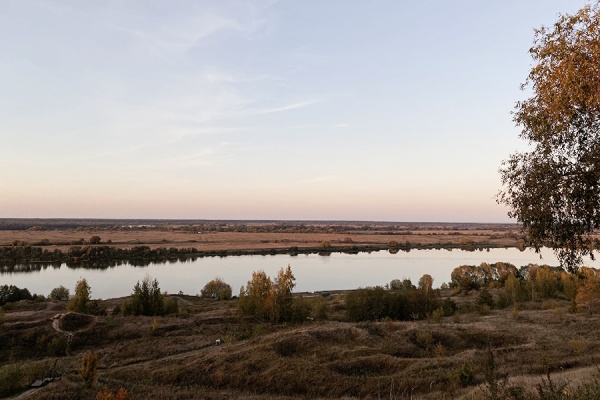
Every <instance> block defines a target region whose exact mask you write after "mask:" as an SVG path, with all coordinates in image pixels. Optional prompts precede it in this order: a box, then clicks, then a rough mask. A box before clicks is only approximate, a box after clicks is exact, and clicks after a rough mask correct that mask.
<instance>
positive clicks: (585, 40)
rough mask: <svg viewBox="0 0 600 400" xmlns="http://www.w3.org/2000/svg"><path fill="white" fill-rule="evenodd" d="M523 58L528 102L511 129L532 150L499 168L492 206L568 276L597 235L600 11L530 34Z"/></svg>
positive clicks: (598, 6) (596, 7) (598, 7)
mask: <svg viewBox="0 0 600 400" xmlns="http://www.w3.org/2000/svg"><path fill="white" fill-rule="evenodd" d="M529 53H530V55H531V57H532V59H533V66H532V68H531V71H530V73H529V76H528V78H527V81H526V83H525V84H524V85H523V88H526V89H528V90H531V92H532V96H531V97H530V98H528V99H526V100H524V101H521V102H518V103H517V104H516V107H515V112H514V121H515V123H516V124H517V125H518V126H520V127H521V128H522V131H521V134H520V136H521V138H522V139H524V140H527V141H528V142H529V144H530V147H531V150H530V151H527V152H518V153H515V154H513V155H511V156H510V158H509V159H508V160H506V161H504V162H503V164H502V167H501V168H500V174H501V178H502V184H503V186H504V189H503V190H501V191H500V192H499V193H498V197H497V200H498V202H499V203H501V204H505V205H507V206H508V207H509V210H510V211H509V213H508V215H509V216H510V217H512V218H516V219H517V220H518V221H519V222H521V223H522V224H523V230H524V231H525V232H526V233H527V240H528V241H529V244H530V245H531V246H533V247H534V248H535V249H536V251H539V250H540V248H541V247H542V246H550V247H552V248H553V249H554V250H555V252H556V255H557V257H558V258H559V260H560V261H561V264H562V265H564V266H566V267H567V268H568V269H569V270H571V271H573V270H575V269H577V267H578V266H579V265H581V263H582V256H585V255H592V256H593V254H592V245H593V240H592V239H591V238H590V236H589V234H590V233H591V232H593V231H594V230H597V229H598V228H600V74H599V73H598V65H600V3H599V2H596V3H595V4H591V5H586V6H585V7H583V8H582V9H581V10H579V11H578V12H577V13H575V14H574V15H568V14H565V15H560V16H559V18H558V21H557V22H556V23H555V24H554V25H553V26H552V27H550V28H547V27H542V28H541V29H538V30H536V31H535V38H534V44H533V46H532V47H531V49H530V50H529Z"/></svg>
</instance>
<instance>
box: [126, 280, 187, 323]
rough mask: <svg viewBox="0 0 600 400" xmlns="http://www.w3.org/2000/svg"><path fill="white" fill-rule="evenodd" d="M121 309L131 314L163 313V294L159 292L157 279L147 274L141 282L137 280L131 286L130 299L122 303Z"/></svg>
mask: <svg viewBox="0 0 600 400" xmlns="http://www.w3.org/2000/svg"><path fill="white" fill-rule="evenodd" d="M123 311H124V314H133V315H146V316H152V315H164V314H165V295H164V294H162V293H161V292H160V287H159V286H158V281H157V280H156V279H151V278H150V276H148V275H146V276H145V277H144V279H143V280H142V283H141V284H140V282H139V281H138V282H137V283H136V284H135V286H134V287H133V293H132V294H131V299H130V301H128V302H126V303H125V304H124V307H123ZM170 311H171V310H170ZM175 312H177V311H175Z"/></svg>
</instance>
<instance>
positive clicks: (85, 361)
mask: <svg viewBox="0 0 600 400" xmlns="http://www.w3.org/2000/svg"><path fill="white" fill-rule="evenodd" d="M97 374H98V355H97V354H96V353H94V352H93V351H88V352H87V353H85V354H84V355H83V358H82V359H81V371H80V375H81V379H82V380H83V384H84V385H85V386H86V387H92V386H93V385H94V383H95V382H96V375H97Z"/></svg>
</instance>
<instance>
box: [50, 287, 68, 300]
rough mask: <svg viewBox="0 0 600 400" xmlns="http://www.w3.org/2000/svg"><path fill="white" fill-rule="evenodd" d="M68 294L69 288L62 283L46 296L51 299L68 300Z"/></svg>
mask: <svg viewBox="0 0 600 400" xmlns="http://www.w3.org/2000/svg"><path fill="white" fill-rule="evenodd" d="M69 296H70V294H69V289H67V288H66V287H64V286H63V285H60V286H59V287H57V288H54V289H52V291H51V292H50V295H49V296H48V297H49V298H51V299H52V300H61V301H66V300H69Z"/></svg>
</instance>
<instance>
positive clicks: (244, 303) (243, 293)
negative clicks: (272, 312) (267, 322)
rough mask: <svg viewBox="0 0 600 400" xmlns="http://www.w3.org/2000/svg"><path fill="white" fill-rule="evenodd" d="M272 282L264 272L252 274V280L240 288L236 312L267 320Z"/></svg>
mask: <svg viewBox="0 0 600 400" xmlns="http://www.w3.org/2000/svg"><path fill="white" fill-rule="evenodd" d="M272 287H273V282H272V281H271V278H270V277H269V276H267V274H266V273H265V271H254V272H252V279H251V280H250V281H248V284H247V285H246V287H245V288H244V286H242V287H241V288H240V296H239V301H238V310H239V312H240V313H241V314H243V315H252V316H255V317H256V318H259V319H268V317H269V308H270V306H271V305H270V302H271V300H272V298H271V289H272Z"/></svg>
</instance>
